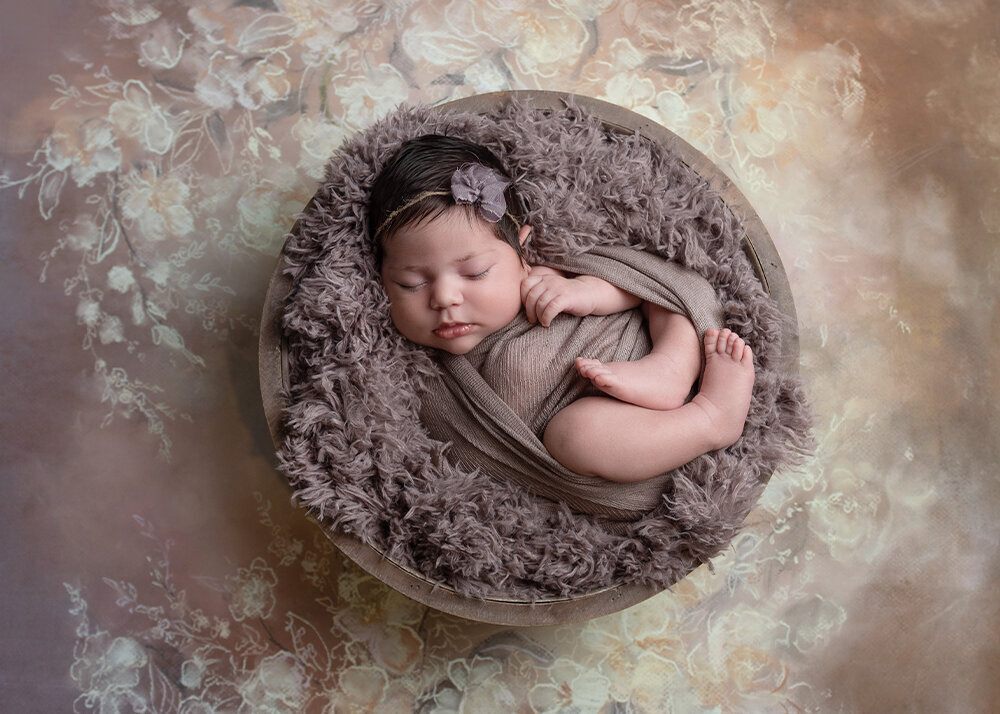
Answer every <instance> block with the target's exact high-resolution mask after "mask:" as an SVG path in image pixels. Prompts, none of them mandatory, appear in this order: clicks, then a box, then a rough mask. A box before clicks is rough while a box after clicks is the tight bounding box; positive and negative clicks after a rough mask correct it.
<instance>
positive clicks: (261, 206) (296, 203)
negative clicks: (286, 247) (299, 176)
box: [236, 176, 309, 254]
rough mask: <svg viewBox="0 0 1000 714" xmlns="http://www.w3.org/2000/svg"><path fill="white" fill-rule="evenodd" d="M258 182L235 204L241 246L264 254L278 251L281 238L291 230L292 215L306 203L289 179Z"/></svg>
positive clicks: (291, 179) (295, 184) (303, 196)
mask: <svg viewBox="0 0 1000 714" xmlns="http://www.w3.org/2000/svg"><path fill="white" fill-rule="evenodd" d="M286 178H287V180H281V177H280V176H278V177H276V179H277V180H276V181H274V182H272V181H269V180H266V181H262V182H261V183H259V184H257V185H256V186H251V187H250V188H248V189H247V190H246V191H245V192H244V193H243V195H242V196H240V197H239V200H237V201H236V211H237V214H238V215H239V237H240V240H241V241H242V243H243V244H244V245H246V246H247V247H249V248H253V249H254V250H259V251H261V252H264V253H267V254H276V253H277V252H278V251H279V250H280V249H281V244H282V237H283V236H284V234H285V233H286V232H287V231H288V230H289V229H290V228H291V227H292V224H293V222H294V221H293V217H294V215H295V214H296V213H297V212H298V211H301V210H302V207H303V206H304V205H305V204H306V202H307V201H308V200H309V197H308V196H307V195H304V190H303V189H302V187H301V186H300V185H299V183H298V182H297V181H295V180H294V178H293V177H291V176H287V177H286Z"/></svg>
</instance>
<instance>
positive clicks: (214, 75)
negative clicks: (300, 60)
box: [194, 50, 292, 109]
mask: <svg viewBox="0 0 1000 714" xmlns="http://www.w3.org/2000/svg"><path fill="white" fill-rule="evenodd" d="M286 64H287V58H286V56H285V55H282V54H276V55H273V56H262V57H252V58H246V57H243V56H242V55H238V54H232V53H228V52H224V51H223V50H215V51H214V52H213V53H212V54H211V55H210V57H209V59H208V60H207V66H206V67H205V69H204V71H203V72H202V73H201V76H200V77H199V79H198V81H197V82H196V83H195V87H194V91H195V94H196V95H197V97H198V99H199V100H200V101H201V102H202V103H203V104H204V105H206V106H208V107H210V108H213V109H229V108H230V107H232V106H233V105H234V104H239V105H240V106H243V107H245V108H247V109H260V108H261V107H262V106H265V105H267V104H272V103H274V102H278V101H280V100H282V99H284V98H285V97H286V96H288V93H289V92H290V91H291V89H292V84H291V82H290V81H289V79H288V72H287V66H286Z"/></svg>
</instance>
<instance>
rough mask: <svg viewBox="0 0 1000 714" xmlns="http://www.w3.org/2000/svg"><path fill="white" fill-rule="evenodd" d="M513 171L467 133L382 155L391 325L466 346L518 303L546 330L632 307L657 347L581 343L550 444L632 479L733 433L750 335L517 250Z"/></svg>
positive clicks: (513, 312)
mask: <svg viewBox="0 0 1000 714" xmlns="http://www.w3.org/2000/svg"><path fill="white" fill-rule="evenodd" d="M511 183H512V182H511V180H510V178H509V176H508V175H507V173H506V171H505V169H504V167H503V165H502V164H501V163H500V161H499V160H498V159H497V158H496V157H495V156H494V155H493V154H492V153H491V152H490V151H489V150H487V149H485V148H484V147H481V146H478V145H475V144H472V143H469V142H466V141H464V140H461V139H455V138H449V137H444V136H437V135H428V136H423V137H419V138H417V139H414V140H411V141H409V142H407V143H406V144H404V145H403V147H402V148H401V149H400V150H399V152H397V154H396V155H395V156H394V157H393V158H392V159H391V160H390V161H389V163H388V164H387V165H386V167H385V168H384V169H383V171H382V172H381V174H380V175H379V176H378V178H377V179H376V181H375V184H374V187H373V189H372V195H371V201H370V205H369V209H370V210H369V226H370V230H371V237H372V239H373V242H374V245H375V247H376V251H377V255H378V257H379V264H380V269H381V277H382V282H383V284H384V286H385V290H386V293H387V295H388V297H389V301H390V317H391V319H392V322H393V324H394V325H395V327H396V328H397V329H398V330H399V332H400V333H401V334H402V335H403V336H404V337H406V338H407V339H409V340H411V341H413V342H415V343H417V344H419V345H423V346H426V347H432V348H435V349H438V350H443V351H444V352H447V353H450V354H452V355H468V354H470V353H472V352H473V351H474V350H475V349H476V348H477V346H479V345H481V344H482V343H483V341H484V340H487V338H490V337H491V336H492V335H494V334H495V333H497V332H498V331H501V330H503V329H504V328H506V327H507V326H508V325H510V324H511V323H512V322H513V321H514V320H515V318H519V317H520V316H521V313H522V310H523V312H524V318H526V319H527V321H528V322H530V323H533V324H535V325H537V326H538V329H546V328H548V327H549V326H550V325H552V323H553V321H554V320H555V319H556V318H557V316H559V315H574V316H578V317H584V316H603V315H612V314H615V313H620V312H623V311H626V310H632V309H634V308H638V309H640V310H641V311H642V315H643V316H644V318H645V322H646V325H647V328H648V331H649V338H650V342H651V345H652V349H651V350H650V352H649V353H648V354H647V355H646V356H644V357H642V358H641V359H638V360H635V361H618V362H602V361H600V360H597V359H593V358H589V357H587V356H586V355H580V356H578V357H577V358H576V360H575V368H576V370H577V372H578V373H579V375H580V377H581V378H583V379H586V380H589V382H590V384H591V385H593V387H594V390H592V391H593V394H590V395H587V396H582V397H580V398H578V399H576V400H575V401H573V402H572V403H570V404H568V405H567V406H565V407H562V408H561V409H559V410H558V411H557V412H556V413H555V414H554V415H553V416H552V417H551V418H550V419H549V420H548V421H547V423H546V424H545V425H544V427H543V432H542V443H543V444H544V445H545V448H546V449H547V450H548V452H549V453H550V454H551V456H552V457H553V458H554V459H556V461H558V462H559V463H560V464H562V465H563V466H565V467H566V468H568V469H570V470H571V471H575V472H576V473H580V474H585V475H590V476H598V477H601V478H604V479H608V480H611V481H621V482H632V481H641V480H645V479H648V478H652V477H653V476H656V475H659V474H662V473H665V472H667V471H670V470H672V469H674V468H677V467H679V466H682V465H684V464H685V463H687V462H688V461H691V460H692V459H694V458H696V457H697V456H700V455H701V454H704V453H707V452H709V451H713V450H715V449H720V448H724V447H726V446H729V445H730V444H733V443H734V442H735V441H736V440H737V439H738V438H739V437H740V435H741V434H742V431H743V426H744V423H745V421H746V417H747V413H748V410H749V407H750V397H751V391H752V388H753V382H754V367H753V355H752V353H751V350H750V347H749V346H748V345H746V344H745V343H744V341H743V340H742V339H740V337H739V336H737V335H736V334H735V333H733V332H731V331H730V330H728V329H723V330H717V329H708V330H706V332H705V335H704V340H703V341H702V340H700V339H699V336H698V332H697V330H696V329H695V327H694V325H693V324H692V322H691V321H690V320H689V319H688V318H687V317H686V316H685V315H682V314H680V313H678V312H673V311H671V310H668V309H666V308H664V307H661V306H658V305H654V304H651V303H649V302H644V301H642V300H640V299H639V298H637V297H635V296H634V295H632V294H630V293H628V292H626V291H625V290H623V289H621V288H619V287H616V286H615V285H613V284H612V283H610V282H608V281H606V280H603V279H601V278H598V277H595V276H592V275H584V274H570V273H566V272H563V271H561V270H557V269H555V268H552V267H547V266H538V265H536V266H531V265H528V264H527V263H525V261H524V259H523V257H522V247H523V245H524V244H525V241H527V240H528V238H529V236H530V235H531V230H532V229H531V227H530V226H528V225H522V222H523V221H518V219H517V218H515V216H514V215H513V213H512V211H511V210H509V209H508V205H511V206H515V205H517V201H515V200H514V199H513V194H514V188H513V187H512V186H511ZM508 197H510V198H511V200H510V201H509V202H508ZM518 368H519V369H524V370H531V369H532V368H533V365H532V364H523V365H519V366H518ZM699 377H700V381H699ZM696 383H697V384H698V390H697V393H696V394H695V395H694V396H693V397H692V398H691V399H690V400H688V399H687V398H688V397H689V396H690V394H691V392H692V390H693V388H694V385H695V384H696Z"/></svg>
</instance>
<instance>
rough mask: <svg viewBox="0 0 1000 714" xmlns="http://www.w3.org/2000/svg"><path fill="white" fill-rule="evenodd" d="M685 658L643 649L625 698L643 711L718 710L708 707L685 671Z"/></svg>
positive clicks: (637, 658)
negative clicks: (672, 657) (673, 657)
mask: <svg viewBox="0 0 1000 714" xmlns="http://www.w3.org/2000/svg"><path fill="white" fill-rule="evenodd" d="M685 669H686V668H684V662H683V660H681V661H676V660H674V659H669V658H663V657H660V656H658V655H655V654H652V653H649V652H640V653H639V654H638V655H637V657H636V662H635V667H634V669H633V670H632V678H631V682H630V686H629V690H628V699H627V700H626V701H629V702H631V703H632V704H633V705H635V707H636V709H638V710H639V711H641V712H705V713H706V714H707V713H708V712H718V711H720V710H719V709H716V708H714V707H706V706H704V704H703V703H702V702H701V700H700V698H699V697H698V693H697V692H696V691H692V688H691V684H690V680H689V679H688V677H687V676H686V675H685Z"/></svg>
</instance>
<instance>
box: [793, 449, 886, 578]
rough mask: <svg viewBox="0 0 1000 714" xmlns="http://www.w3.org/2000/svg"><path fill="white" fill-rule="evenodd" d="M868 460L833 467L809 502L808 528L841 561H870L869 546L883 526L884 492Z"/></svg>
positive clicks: (871, 557)
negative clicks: (820, 488)
mask: <svg viewBox="0 0 1000 714" xmlns="http://www.w3.org/2000/svg"><path fill="white" fill-rule="evenodd" d="M879 483H880V478H879V476H878V475H877V474H876V473H875V470H874V468H873V467H872V466H871V464H869V463H866V462H857V463H855V464H852V467H851V468H845V467H835V468H833V469H831V470H830V472H829V474H828V475H827V480H826V483H825V484H824V487H823V490H822V493H820V494H818V495H816V496H814V497H813V498H811V499H810V500H809V502H808V514H809V520H808V524H809V530H810V531H812V532H813V533H814V534H815V535H816V536H817V537H818V538H819V539H820V540H821V541H823V542H824V543H826V545H827V546H828V547H829V549H830V555H831V556H832V557H833V558H835V559H836V560H838V561H841V562H852V561H858V560H860V561H865V562H871V560H872V559H873V558H874V557H875V555H876V553H877V549H876V548H874V547H866V546H872V545H873V544H874V543H875V541H876V540H877V539H878V536H879V535H880V534H881V532H882V529H883V528H884V527H885V521H886V518H887V515H886V512H885V504H886V502H887V501H888V496H887V494H885V493H884V491H883V489H882V487H881V486H880V485H879Z"/></svg>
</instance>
